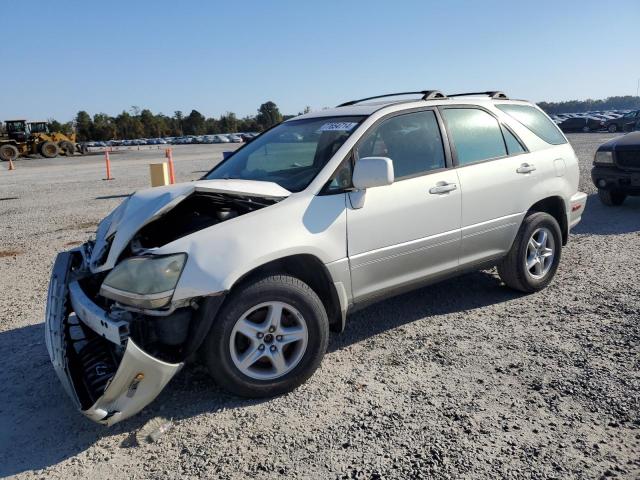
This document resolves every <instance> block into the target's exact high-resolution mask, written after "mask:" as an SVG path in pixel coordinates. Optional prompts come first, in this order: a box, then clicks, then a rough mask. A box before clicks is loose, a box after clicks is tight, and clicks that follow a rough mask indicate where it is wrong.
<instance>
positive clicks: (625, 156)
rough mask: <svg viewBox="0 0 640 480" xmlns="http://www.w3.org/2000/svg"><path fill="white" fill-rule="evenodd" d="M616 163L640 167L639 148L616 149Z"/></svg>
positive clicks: (622, 165) (626, 166) (627, 166)
mask: <svg viewBox="0 0 640 480" xmlns="http://www.w3.org/2000/svg"><path fill="white" fill-rule="evenodd" d="M616 163H617V164H618V166H619V167H622V168H637V169H640V150H622V151H617V152H616Z"/></svg>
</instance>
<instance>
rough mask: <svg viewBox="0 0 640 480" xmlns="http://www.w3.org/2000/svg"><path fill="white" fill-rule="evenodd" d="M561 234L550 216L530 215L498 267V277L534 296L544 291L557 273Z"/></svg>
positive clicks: (541, 214)
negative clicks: (534, 293) (535, 293)
mask: <svg viewBox="0 0 640 480" xmlns="http://www.w3.org/2000/svg"><path fill="white" fill-rule="evenodd" d="M561 253H562V233H561V231H560V226H559V225H558V222H557V221H556V219H555V218H553V217H552V216H551V215H549V214H548V213H544V212H535V213H531V214H529V215H527V216H526V217H525V219H524V220H523V222H522V225H521V226H520V230H519V231H518V235H517V236H516V239H515V241H514V242H513V245H512V246H511V250H509V253H508V254H507V256H506V257H505V258H504V259H503V260H502V261H501V262H500V263H499V264H498V274H499V275H500V278H501V279H502V281H503V282H504V283H506V284H507V286H509V287H511V288H513V289H515V290H520V291H521V292H526V293H532V292H537V291H539V290H542V289H543V288H545V287H546V286H547V285H549V283H551V280H552V279H553V277H554V275H555V274H556V270H558V264H559V262H560V254H561Z"/></svg>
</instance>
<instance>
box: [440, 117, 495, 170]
mask: <svg viewBox="0 0 640 480" xmlns="http://www.w3.org/2000/svg"><path fill="white" fill-rule="evenodd" d="M442 115H443V117H444V118H445V120H446V122H447V128H448V129H449V133H450V134H451V139H452V141H453V145H454V147H455V150H456V156H457V158H458V164H459V165H468V164H469V163H474V162H481V161H483V160H489V159H491V158H498V157H505V156H506V155H507V149H506V147H505V143H504V139H503V138H502V131H501V129H500V124H499V123H498V121H497V120H496V119H495V118H494V117H492V116H491V115H489V114H488V113H487V112H485V111H483V110H478V109H476V108H447V109H444V110H443V112H442Z"/></svg>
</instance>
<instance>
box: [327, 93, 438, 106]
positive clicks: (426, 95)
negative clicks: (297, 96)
mask: <svg viewBox="0 0 640 480" xmlns="http://www.w3.org/2000/svg"><path fill="white" fill-rule="evenodd" d="M400 95H422V98H421V100H436V99H442V98H447V96H446V95H445V94H443V93H442V92H441V91H440V90H421V91H419V92H400V93H387V94H386V95H376V96H375V97H367V98H361V99H360V100H350V101H348V102H344V103H341V104H340V105H338V107H348V106H349V105H355V104H356V103H361V102H366V101H367V100H375V99H376V98H385V97H398V96H400ZM336 108H337V107H336Z"/></svg>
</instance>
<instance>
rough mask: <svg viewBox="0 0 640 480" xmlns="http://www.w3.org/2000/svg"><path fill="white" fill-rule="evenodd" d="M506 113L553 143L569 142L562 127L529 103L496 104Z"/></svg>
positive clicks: (546, 140)
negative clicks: (563, 133) (561, 129)
mask: <svg viewBox="0 0 640 480" xmlns="http://www.w3.org/2000/svg"><path fill="white" fill-rule="evenodd" d="M496 107H497V108H499V109H500V110H502V111H503V112H504V113H506V114H508V115H510V116H511V117H513V118H515V119H516V120H517V121H518V122H520V123H521V124H522V125H524V126H525V127H527V128H528V129H529V130H531V131H532V132H533V133H535V134H536V135H537V136H538V137H540V138H541V139H542V140H544V141H545V142H547V143H550V144H551V145H561V144H563V143H567V140H566V139H565V138H564V135H562V133H561V132H560V129H558V127H557V126H556V124H555V123H553V122H552V121H551V120H550V119H549V118H548V117H547V116H546V115H545V114H544V113H542V112H541V111H540V110H538V109H537V108H534V107H531V106H529V105H508V104H501V105H496Z"/></svg>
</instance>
